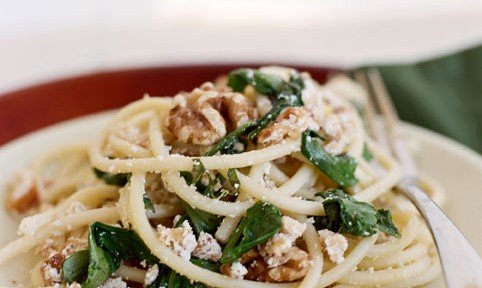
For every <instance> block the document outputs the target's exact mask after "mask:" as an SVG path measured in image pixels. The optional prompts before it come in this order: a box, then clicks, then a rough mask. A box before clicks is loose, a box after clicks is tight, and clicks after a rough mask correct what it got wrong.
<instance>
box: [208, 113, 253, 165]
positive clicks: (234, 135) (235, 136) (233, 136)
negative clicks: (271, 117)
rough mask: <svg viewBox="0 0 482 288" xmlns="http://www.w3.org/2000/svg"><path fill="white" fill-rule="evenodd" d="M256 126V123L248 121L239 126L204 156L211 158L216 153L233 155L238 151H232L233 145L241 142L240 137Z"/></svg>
mask: <svg viewBox="0 0 482 288" xmlns="http://www.w3.org/2000/svg"><path fill="white" fill-rule="evenodd" d="M256 126H257V121H250V122H246V123H244V124H243V125H241V126H239V127H238V128H237V129H236V130H234V131H232V132H231V133H229V134H228V135H226V137H224V138H223V139H221V141H219V142H218V143H217V144H216V145H214V146H213V148H211V150H209V151H208V152H206V154H204V155H205V156H213V155H216V154H217V153H221V154H235V153H237V152H238V151H236V149H234V145H235V144H236V143H238V142H242V140H241V136H243V135H244V134H246V133H248V132H249V131H250V130H252V129H253V127H256Z"/></svg>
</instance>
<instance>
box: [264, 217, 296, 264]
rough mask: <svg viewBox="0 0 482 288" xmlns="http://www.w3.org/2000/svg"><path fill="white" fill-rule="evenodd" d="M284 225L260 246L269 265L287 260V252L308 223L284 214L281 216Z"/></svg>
mask: <svg viewBox="0 0 482 288" xmlns="http://www.w3.org/2000/svg"><path fill="white" fill-rule="evenodd" d="M281 222H282V226H281V230H280V232H278V233H277V234H275V235H274V236H273V238H271V239H269V240H268V241H267V242H266V244H264V245H260V246H259V247H258V249H259V252H260V254H261V256H263V259H264V261H265V262H266V264H268V267H270V268H272V267H277V266H280V265H282V264H284V263H286V262H287V261H289V257H287V255H286V254H287V253H288V252H289V251H290V249H291V248H292V247H293V243H294V242H295V241H296V239H297V238H299V237H300V236H301V235H303V233H304V232H305V229H306V224H305V223H301V222H299V221H296V220H295V219H293V218H291V217H288V216H283V217H282V218H281Z"/></svg>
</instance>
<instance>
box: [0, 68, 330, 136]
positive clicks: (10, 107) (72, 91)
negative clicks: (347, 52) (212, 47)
mask: <svg viewBox="0 0 482 288" xmlns="http://www.w3.org/2000/svg"><path fill="white" fill-rule="evenodd" d="M247 66H250V67H255V66H259V65H242V64H238V65H199V66H171V67H156V68H142V69H131V70H116V71H104V72H98V73H93V74H88V75H81V76H78V77H72V78H68V79H61V80H57V81H53V82H49V83H45V84H39V85H35V86H31V87H27V88H25V89H21V90H18V91H14V92H11V93H7V94H4V95H0V145H2V144H4V143H6V142H8V141H10V140H12V139H15V138H17V137H19V136H22V135H24V134H26V133H28V132H31V131H34V130H36V129H39V128H42V127H45V126H48V125H51V124H54V123H56V122H59V121H63V120H67V119H71V118H74V117H79V116H83V115H87V114H91V113H95V112H99V111H103V110H108V109H112V108H119V107H122V106H124V105H125V104H127V103H129V102H132V101H134V100H136V99H139V98H140V97H142V96H143V95H144V93H148V94H150V95H174V94H175V93H177V92H179V91H181V90H190V89H192V88H194V87H196V86H198V85H199V84H201V83H203V82H205V81H209V80H213V79H215V78H216V77H217V76H219V75H221V74H224V73H227V72H228V71H230V70H232V69H235V68H238V67H247ZM298 68H299V69H300V70H302V71H308V72H310V73H311V74H312V76H313V78H315V79H317V80H318V81H320V82H324V81H326V78H327V76H328V74H329V73H331V72H333V71H334V70H332V69H326V68H313V67H298Z"/></svg>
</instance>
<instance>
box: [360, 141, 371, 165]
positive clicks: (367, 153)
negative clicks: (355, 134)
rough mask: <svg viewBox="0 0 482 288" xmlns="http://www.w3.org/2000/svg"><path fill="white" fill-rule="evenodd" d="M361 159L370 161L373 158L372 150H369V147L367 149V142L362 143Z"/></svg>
mask: <svg viewBox="0 0 482 288" xmlns="http://www.w3.org/2000/svg"><path fill="white" fill-rule="evenodd" d="M362 156H363V159H365V160H367V161H368V162H370V161H371V160H372V159H373V154H372V151H370V149H368V145H367V143H365V144H363V154H362Z"/></svg>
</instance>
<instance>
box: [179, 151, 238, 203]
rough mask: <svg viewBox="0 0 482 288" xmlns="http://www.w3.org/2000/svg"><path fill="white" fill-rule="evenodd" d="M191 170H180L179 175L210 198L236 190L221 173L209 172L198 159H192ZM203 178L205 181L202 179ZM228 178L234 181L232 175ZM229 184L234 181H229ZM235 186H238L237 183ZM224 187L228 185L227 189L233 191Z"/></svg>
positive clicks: (219, 196) (232, 192)
mask: <svg viewBox="0 0 482 288" xmlns="http://www.w3.org/2000/svg"><path fill="white" fill-rule="evenodd" d="M192 171H193V172H192V173H191V172H188V171H181V173H180V174H181V177H183V178H184V180H186V183H187V184H188V185H194V186H195V187H196V190H197V192H199V193H201V194H203V195H205V196H208V197H210V198H221V197H223V196H226V195H228V194H236V193H237V192H238V190H237V188H235V187H234V186H233V185H231V186H233V187H229V185H228V183H227V180H226V178H225V177H224V176H223V175H222V174H220V173H217V174H215V173H209V171H208V170H206V168H205V167H204V165H203V164H202V162H201V161H200V160H199V159H194V160H193V169H192ZM232 173H233V172H231V174H232ZM231 176H232V175H231ZM235 176H236V175H235ZM203 179H204V180H207V181H202V180H203ZM230 179H231V180H233V181H234V179H233V178H232V177H231V178H230ZM206 182H207V183H206ZM238 182H239V181H238ZM229 184H235V183H231V182H230V183H229ZM235 186H236V187H238V188H239V183H238V185H235ZM224 187H228V188H229V189H231V190H235V191H230V190H229V189H227V188H224Z"/></svg>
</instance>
